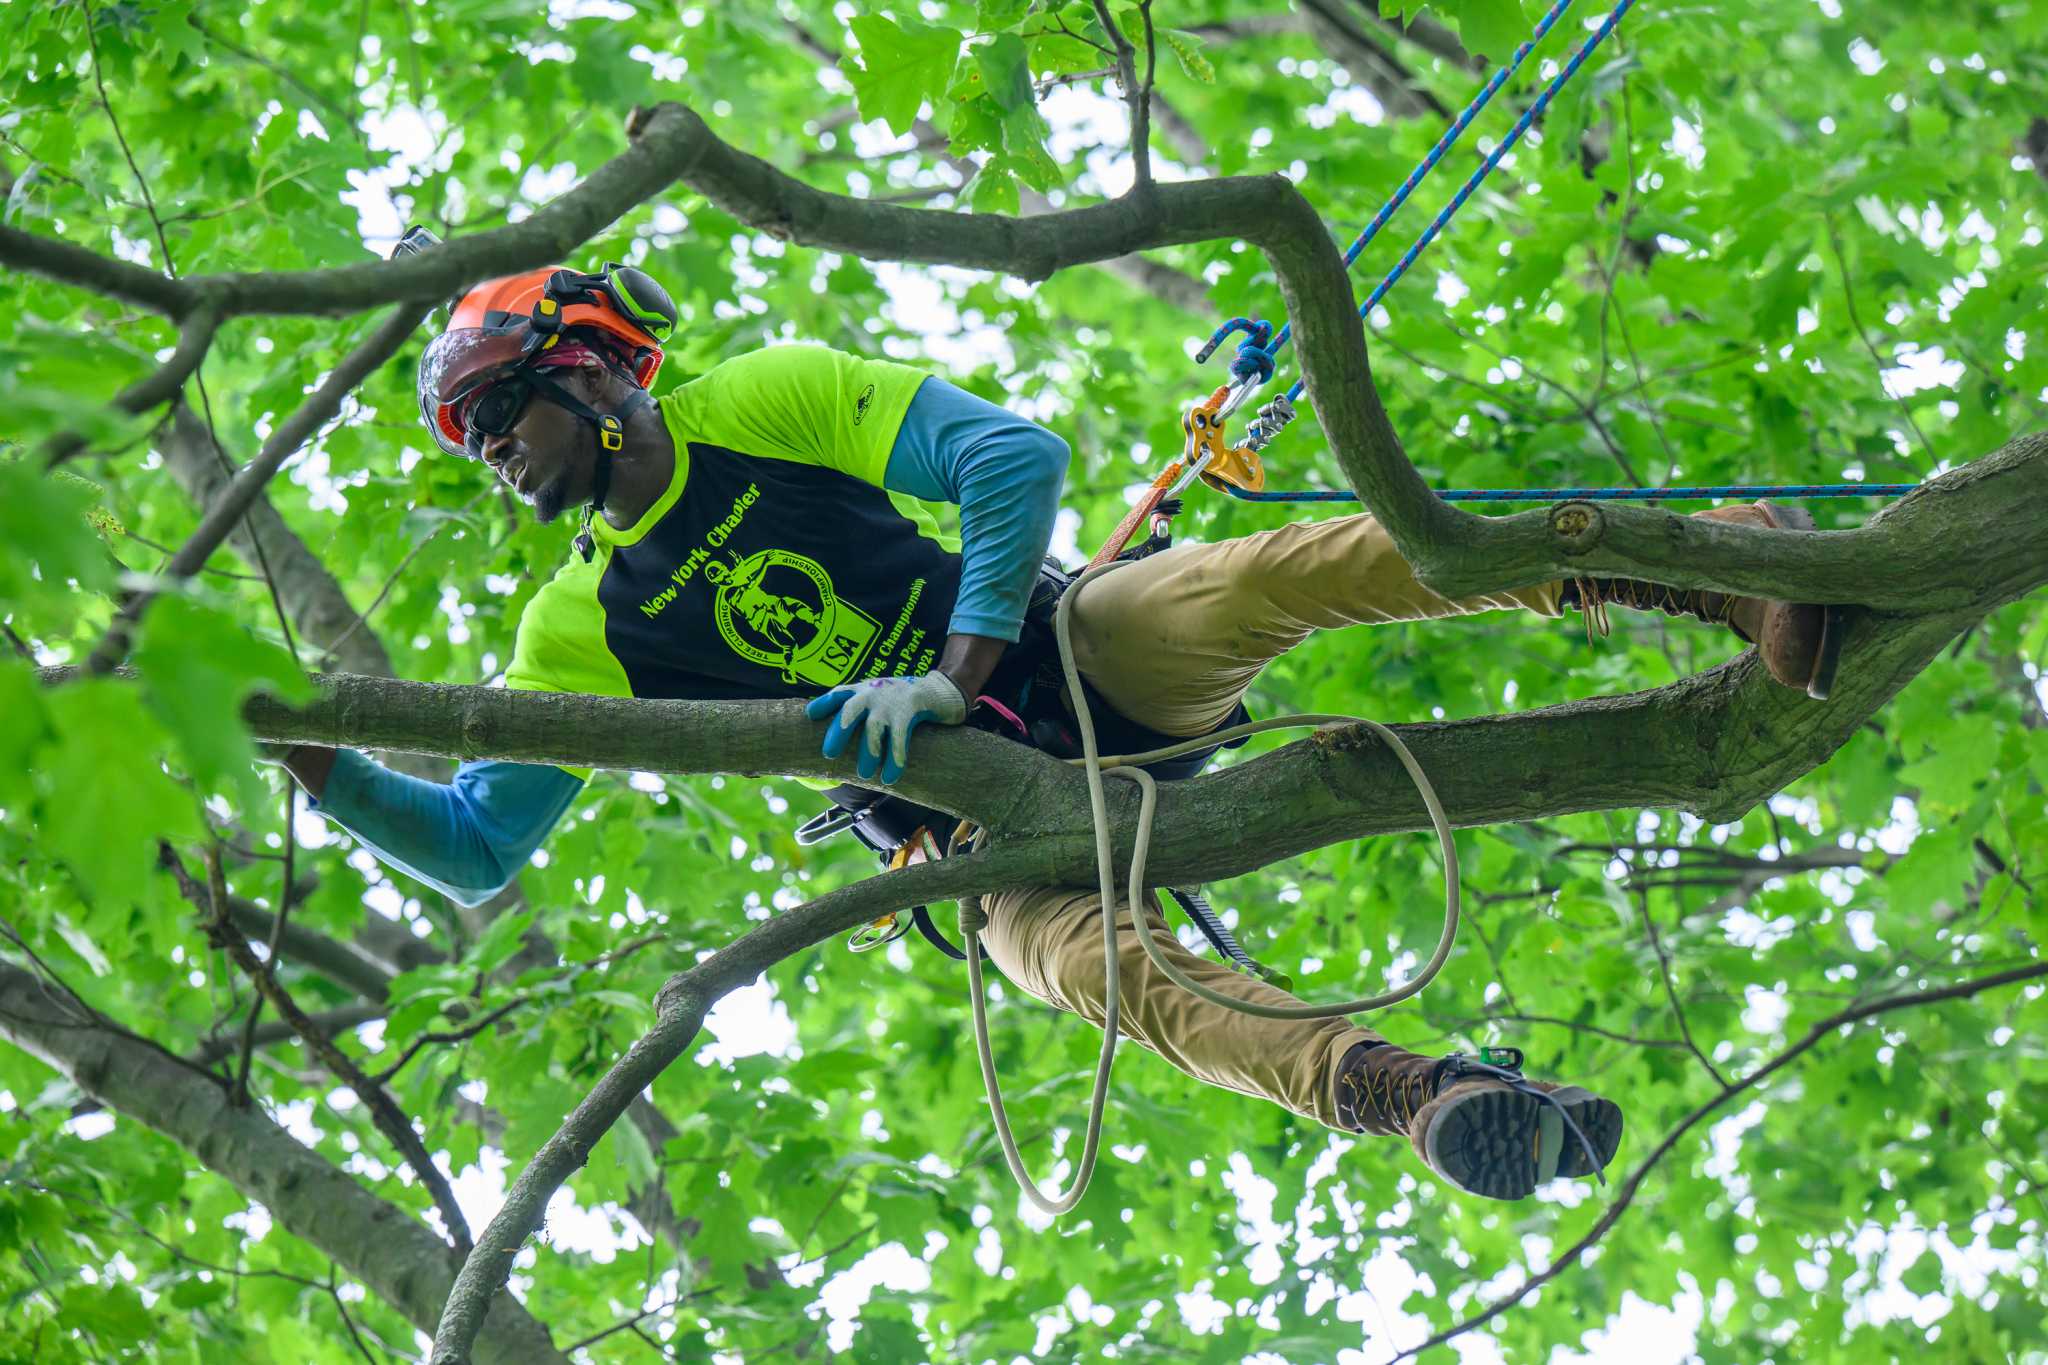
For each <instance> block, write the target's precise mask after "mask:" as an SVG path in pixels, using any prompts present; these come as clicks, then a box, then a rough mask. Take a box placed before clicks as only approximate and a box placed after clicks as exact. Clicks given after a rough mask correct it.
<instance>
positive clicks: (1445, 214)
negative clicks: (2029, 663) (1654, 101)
mask: <svg viewBox="0 0 2048 1365" xmlns="http://www.w3.org/2000/svg"><path fill="white" fill-rule="evenodd" d="M1634 5H1635V0H1619V3H1617V4H1616V5H1615V7H1614V8H1613V10H1611V11H1610V12H1609V13H1608V15H1607V17H1606V18H1605V19H1603V20H1601V21H1600V25H1599V27H1598V28H1596V29H1595V30H1594V31H1593V33H1592V35H1591V36H1590V37H1588V38H1587V39H1586V41H1585V42H1584V43H1581V44H1580V45H1579V48H1578V50H1577V51H1576V52H1574V53H1573V54H1572V55H1571V58H1570V59H1569V60H1568V61H1567V62H1566V63H1565V65H1564V68H1563V69H1562V70H1560V71H1559V72H1558V73H1557V75H1556V76H1554V77H1552V78H1551V80H1550V83H1549V84H1547V85H1546V86H1544V88H1543V90H1542V92H1541V93H1540V94H1538V95H1537V97H1536V99H1535V101H1534V102H1533V103H1532V104H1531V105H1530V106H1529V107H1528V108H1527V109H1526V110H1524V111H1523V112H1522V115H1521V117H1520V118H1518V119H1516V120H1515V125H1514V127H1513V128H1511V129H1510V130H1509V131H1508V135H1507V136H1506V137H1505V138H1504V139H1502V141H1501V143H1500V145H1499V146H1498V147H1495V148H1494V149H1493V151H1492V152H1491V153H1490V154H1488V156H1487V157H1486V159H1485V160H1484V161H1483V162H1481V163H1480V165H1479V168H1478V169H1477V170H1475V171H1473V172H1472V174H1471V175H1470V176H1468V177H1467V178H1466V180H1465V183H1464V184H1463V185H1461V186H1460V187H1459V188H1458V192H1457V193H1456V194H1454V195H1453V196H1451V201H1450V203H1448V204H1446V205H1445V206H1444V208H1443V210H1442V212H1440V213H1438V214H1437V216H1436V217H1435V218H1434V219H1433V220H1431V222H1430V224H1429V226H1428V227H1426V228H1424V229H1423V231H1422V234H1421V235H1420V236H1419V237H1417V238H1416V239H1415V241H1414V242H1413V243H1412V244H1411V245H1410V246H1409V248H1408V249H1407V250H1406V251H1405V252H1403V253H1402V254H1401V258H1400V259H1399V260H1398V261H1396V262H1395V263H1394V268H1393V269H1392V270H1390V271H1388V272H1387V274H1386V277H1385V278H1384V279H1382V280H1381V281H1380V282H1379V283H1378V284H1377V285H1375V286H1374V287H1373V290H1372V292H1371V293H1370V294H1368V295H1367V296H1366V299H1365V302H1364V303H1363V304H1361V305H1359V309H1358V315H1359V317H1360V318H1361V319H1363V318H1368V317H1370V316H1371V314H1372V310H1373V309H1374V308H1377V307H1378V306H1379V304H1380V302H1381V300H1383V299H1384V298H1386V296H1387V293H1388V291H1389V290H1391V289H1392V288H1393V287H1394V285H1395V284H1396V283H1398V282H1399V281H1400V279H1401V277H1402V276H1403V275H1405V274H1407V273H1408V269H1409V267H1410V266H1412V265H1414V264H1415V261H1416V259H1417V258H1418V257H1420V256H1421V255H1422V252H1423V251H1424V249H1425V248H1427V247H1428V246H1429V244H1430V243H1431V242H1433V241H1435V240H1436V238H1437V235H1438V234H1439V233H1441V232H1442V231H1443V230H1444V228H1445V226H1446V225H1448V224H1449V223H1450V221H1451V219H1452V218H1453V217H1454V216H1455V215H1456V214H1457V212H1458V210H1459V209H1460V208H1462V207H1464V205H1465V201H1466V200H1468V199H1470V198H1471V197H1472V193H1473V191H1475V190H1477V189H1478V188H1479V185H1480V183H1481V182H1482V181H1484V180H1485V179H1486V177H1487V176H1488V175H1489V174H1491V173H1492V172H1493V169H1494V168H1495V167H1496V166H1498V165H1500V163H1501V161H1502V159H1503V158H1505V157H1506V156H1507V154H1508V152H1510V151H1511V150H1513V148H1514V145H1515V144H1516V143H1517V142H1519V141H1520V140H1521V137H1522V134H1523V133H1525V132H1527V131H1528V130H1529V127H1530V125H1532V124H1533V123H1535V121H1536V120H1537V119H1539V118H1541V117H1542V116H1543V114H1544V111H1545V110H1547V109H1548V108H1549V107H1550V102H1551V101H1552V100H1553V99H1554V98H1556V96H1557V92H1558V91H1560V90H1562V89H1563V88H1564V86H1565V84H1566V82H1568V81H1570V80H1571V78H1572V77H1573V76H1575V75H1577V74H1578V71H1579V68H1580V67H1581V66H1583V65H1584V64H1585V61H1586V58H1587V57H1589V56H1591V55H1592V53H1593V50H1594V49H1595V48H1597V47H1599V46H1600V44H1601V43H1603V42H1605V41H1606V39H1607V37H1608V35H1609V34H1611V33H1613V32H1614V29H1615V26H1616V25H1617V24H1619V23H1620V22H1621V19H1622V16H1623V15H1625V14H1627V13H1628V12H1629V10H1630V9H1631V8H1633V7H1634ZM1570 6H1571V0H1557V3H1555V4H1553V5H1552V6H1551V7H1550V9H1549V10H1548V11H1546V12H1545V13H1544V15H1543V18H1542V19H1541V20H1539V21H1538V22H1537V25H1536V31H1535V32H1534V33H1533V34H1531V35H1530V37H1529V40H1528V41H1527V42H1525V43H1523V44H1522V45H1521V46H1520V47H1518V48H1516V49H1515V52H1514V55H1513V57H1512V58H1510V59H1509V61H1508V63H1507V64H1506V65H1505V66H1503V67H1502V68H1501V69H1499V70H1498V71H1496V72H1494V74H1493V76H1492V78H1491V79H1490V80H1488V81H1487V83H1486V84H1485V85H1484V86H1483V87H1482V88H1481V89H1480V91H1479V93H1478V95H1476V96H1474V97H1473V100H1472V102H1471V103H1470V104H1468V105H1467V106H1466V107H1465V111H1464V112H1463V113H1461V114H1460V115H1458V117H1457V119H1456V120H1455V121H1454V122H1453V123H1452V124H1451V126H1450V127H1449V128H1448V129H1447V130H1445V132H1444V135H1443V136H1442V137H1441V138H1439V139H1437V143H1436V145H1435V146H1434V147H1432V148H1430V151H1429V154H1428V155H1427V156H1425V157H1424V158H1423V159H1422V161H1421V163H1420V164H1419V165H1417V166H1416V168H1415V169H1414V170H1413V171H1411V172H1409V174H1408V178H1407V179H1406V180H1404V181H1402V182H1401V186H1400V188H1399V189H1397V190H1395V191H1394V194H1393V196H1392V197H1391V198H1389V199H1388V200H1387V202H1386V203H1385V204H1384V205H1382V206H1381V208H1380V211H1379V212H1378V213H1376V214H1374V215H1373V217H1372V221H1371V222H1369V223H1367V224H1366V226H1365V230H1364V231H1363V232H1361V233H1360V234H1359V235H1358V238H1357V240H1356V241H1354V242H1352V244H1351V246H1350V248H1349V249H1348V250H1346V251H1345V253H1344V265H1345V268H1346V269H1347V270H1348V269H1349V268H1350V267H1351V265H1352V264H1353V262H1355V261H1356V260H1357V259H1358V256H1359V253H1360V252H1362V251H1363V250H1364V249H1365V247H1366V245H1367V244H1368V243H1369V242H1371V241H1372V239H1373V238H1374V237H1375V236H1377V235H1378V233H1379V230H1380V229H1381V228H1382V227H1384V226H1385V225H1386V223H1387V220H1388V219H1389V218H1391V217H1392V216H1393V215H1394V213H1395V211H1396V210H1398V209H1399V208H1400V207H1401V205H1403V204H1404V203H1406V202H1407V201H1408V197H1409V196H1410V195H1411V194H1413V193H1414V191H1415V187H1416V186H1417V185H1419V184H1421V183H1422V181H1423V179H1424V178H1425V177H1426V176H1428V174H1429V173H1430V172H1431V171H1432V170H1434V169H1435V168H1436V165H1437V163H1438V162H1439V161H1441V160H1442V159H1443V156H1444V154H1445V153H1446V152H1448V151H1449V150H1450V149H1451V147H1452V146H1453V145H1455V144H1456V142H1457V140H1458V138H1459V137H1460V136H1462V135H1463V133H1464V131H1465V129H1466V127H1467V126H1468V125H1469V124H1470V123H1471V122H1472V120H1473V119H1474V118H1475V117H1476V116H1477V115H1478V114H1479V112H1480V111H1481V110H1482V109H1484V108H1485V107H1486V105H1487V102H1488V101H1490V100H1491V99H1492V98H1493V96H1494V94H1495V93H1496V92H1497V91H1499V90H1500V88H1501V87H1502V86H1504V85H1506V84H1507V82H1508V81H1509V80H1510V79H1511V78H1512V77H1513V76H1514V74H1515V72H1516V71H1517V70H1518V69H1519V68H1520V67H1521V65H1522V62H1523V60H1524V59H1525V58H1527V57H1528V55H1529V53H1530V52H1531V51H1532V50H1533V49H1534V48H1535V46H1536V44H1537V43H1539V42H1541V41H1542V40H1543V38H1544V37H1545V35H1547V34H1548V33H1549V32H1550V30H1551V27H1552V26H1553V25H1555V24H1556V22H1557V21H1558V19H1560V18H1561V17H1563V15H1564V12H1565V10H1567V9H1568V8H1570ZM1293 326H1294V325H1293V323H1291V322H1289V323H1286V324H1284V325H1282V326H1281V328H1280V330H1279V333H1278V335H1277V336H1275V335H1273V326H1272V324H1271V323H1270V322H1266V321H1264V320H1263V319H1262V320H1259V321H1253V320H1251V319H1248V318H1232V319H1230V320H1229V321H1228V322H1226V323H1224V324H1223V326H1221V327H1219V328H1217V329H1216V332H1215V334H1214V335H1212V336H1211V337H1210V338H1209V340H1208V343H1207V344H1206V345H1204V346H1203V347H1202V348H1201V350H1200V351H1199V352H1198V353H1197V354H1196V356H1195V360H1196V362H1197V363H1198V364H1199V363H1201V362H1203V361H1206V360H1207V359H1208V358H1209V357H1210V356H1211V355H1213V354H1214V353H1215V351H1216V348H1217V347H1219V346H1220V345H1222V344H1223V342H1224V341H1225V339H1227V338H1228V337H1230V336H1231V335H1232V334H1233V333H1236V332H1243V333H1244V334H1245V340H1244V341H1243V342H1242V343H1241V344H1239V346H1238V348H1237V358H1236V360H1234V361H1233V362H1232V363H1231V367H1230V373H1231V378H1232V379H1233V380H1234V381H1235V382H1237V383H1239V384H1242V385H1245V386H1246V387H1247V388H1248V387H1250V386H1251V385H1254V384H1264V383H1266V382H1268V381H1270V380H1271V379H1272V378H1273V373H1274V367H1275V364H1276V362H1277V359H1278V356H1279V353H1280V351H1281V349H1282V348H1283V347H1285V346H1286V345H1287V342H1288V340H1289V338H1290V337H1291V336H1292V335H1293ZM1269 336H1272V338H1273V339H1272V341H1271V343H1270V344H1269V343H1268V342H1267V337H1269ZM1305 388H1306V381H1305V380H1303V379H1299V378H1297V379H1296V380H1295V381H1294V384H1293V385H1292V387H1290V388H1289V389H1288V390H1287V393H1286V396H1285V399H1284V402H1283V404H1282V405H1281V408H1282V412H1283V414H1284V415H1283V416H1282V417H1281V418H1280V419H1279V420H1278V422H1276V423H1275V424H1274V426H1273V427H1272V429H1271V430H1269V431H1268V432H1267V433H1266V434H1265V435H1264V436H1259V435H1257V433H1256V428H1257V426H1258V425H1259V424H1258V423H1254V439H1253V444H1254V446H1257V445H1261V444H1264V442H1265V441H1266V440H1269V439H1271V436H1272V435H1273V434H1275V433H1277V431H1278V427H1279V426H1280V425H1284V423H1285V421H1286V419H1287V418H1288V417H1291V416H1292V412H1291V410H1289V407H1288V405H1291V404H1292V403H1293V402H1294V400H1296V399H1298V398H1300V397H1301V395H1302V392H1303V390H1304V389H1305ZM1260 420H1261V422H1264V421H1266V420H1267V419H1266V418H1265V416H1264V415H1263V414H1262V416H1261V419H1260ZM1219 486H1221V487H1223V488H1224V489H1225V490H1226V491H1227V492H1228V493H1229V494H1230V495H1231V496H1232V497H1234V498H1238V499H1240V500H1242V501H1245V502H1356V501H1358V495H1357V494H1356V493H1353V492H1350V491H1347V490H1337V489H1330V490H1325V489H1307V488H1304V489H1292V490H1278V489H1274V490H1265V491H1261V492H1257V493H1253V492H1249V491H1247V490H1245V489H1242V488H1238V487H1236V486H1234V485H1229V484H1219ZM1919 486H1920V485H1918V484H1912V483H1884V484H1863V483H1834V484H1715V485H1701V486H1692V487H1682V488H1521V489H1508V488H1454V489H1445V490H1440V491H1439V492H1438V493H1437V496H1438V497H1439V498H1442V499H1443V500H1444V501H1446V502H1556V501H1560V500H1563V499H1574V498H1585V499H1600V500H1614V501H1644V502H1648V501H1673V502H1681V501H1688V500H1698V499H1708V498H1731V497H1782V498H1855V497H1902V496H1904V495H1905V494H1907V493H1910V492H1912V491H1913V490H1914V489H1916V488H1918V487H1919Z"/></svg>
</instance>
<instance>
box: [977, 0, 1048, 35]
mask: <svg viewBox="0 0 2048 1365" xmlns="http://www.w3.org/2000/svg"><path fill="white" fill-rule="evenodd" d="M1035 3H1037V0H977V3H976V4H975V6H974V26H975V28H977V29H979V30H980V31H981V32H983V33H997V32H1001V31H1002V30H1004V29H1013V28H1016V27H1017V26H1018V25H1019V24H1022V23H1023V22H1024V16H1025V15H1027V14H1029V13H1030V12H1031V7H1032V5H1033V4H1035Z"/></svg>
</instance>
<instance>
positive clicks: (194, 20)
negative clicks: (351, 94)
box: [185, 14, 369, 148]
mask: <svg viewBox="0 0 2048 1365" xmlns="http://www.w3.org/2000/svg"><path fill="white" fill-rule="evenodd" d="M185 22H186V23H188V24H190V25H191V26H192V27H193V28H194V29H195V30H196V31H197V32H198V33H199V36H200V37H202V38H204V39H206V41H208V42H209V43H212V44H213V45H214V46H216V47H218V48H221V49H222V50H223V51H226V52H228V53H231V54H233V55H234V56H237V57H240V58H241V59H242V60H243V61H245V62H248V63H250V64H252V65H254V66H260V67H262V68H263V69H264V70H266V71H268V72H270V73H271V74H272V75H274V76H276V77H277V78H278V79H279V80H281V81H283V82H284V83H285V84H286V85H289V86H291V87H292V88H293V89H295V90H297V91H298V92H299V93H300V94H302V95H304V96H305V97H306V98H307V99H309V100H311V101H313V103H315V104H317V105H319V106H320V107H321V108H323V109H325V110H326V111H327V112H328V113H330V114H332V115H334V117H335V119H336V120H337V121H338V122H340V124H341V125H342V127H344V128H346V129H347V130H348V132H349V136H351V137H353V138H354V139H355V140H356V141H357V142H359V143H361V144H362V145H363V146H364V147H365V148H367V147H368V146H369V140H368V139H367V138H365V137H364V136H363V130H362V129H361V128H358V127H357V126H356V121H355V118H354V117H353V116H352V115H351V114H350V113H349V112H348V111H347V110H346V109H343V108H342V107H341V106H340V105H339V104H337V103H335V102H334V100H332V99H331V98H329V97H328V96H326V95H323V94H321V93H320V92H319V91H318V90H315V89H314V88H313V87H312V86H310V85H308V84H307V83H306V82H305V81H303V80H301V79H300V78H299V77H298V76H297V75H296V74H294V73H293V72H292V71H291V70H290V69H289V68H287V67H285V66H284V65H282V64H280V63H278V62H274V61H272V60H271V59H270V58H268V57H265V56H262V55H261V54H259V53H256V52H253V51H251V50H250V49H248V48H246V47H243V46H241V45H240V44H238V43H234V42H231V41H229V40H228V39H226V38H223V37H221V35H220V34H218V33H216V32H214V30H212V29H210V28H208V27H207V26H206V25H205V24H204V23H203V22H201V21H200V18H199V16H198V15H196V14H188V15H186V16H185ZM361 51H362V43H361V41H360V40H358V42H357V43H356V46H355V49H354V51H352V52H351V53H350V54H349V60H350V61H351V63H353V62H354V60H355V58H356V56H357V54H359V53H360V52H361Z"/></svg>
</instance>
